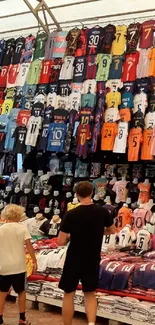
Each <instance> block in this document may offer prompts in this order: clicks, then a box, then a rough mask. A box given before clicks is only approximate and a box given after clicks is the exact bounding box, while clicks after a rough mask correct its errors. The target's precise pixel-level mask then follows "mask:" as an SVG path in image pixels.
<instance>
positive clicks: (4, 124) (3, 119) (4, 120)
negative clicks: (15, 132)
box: [0, 114, 9, 132]
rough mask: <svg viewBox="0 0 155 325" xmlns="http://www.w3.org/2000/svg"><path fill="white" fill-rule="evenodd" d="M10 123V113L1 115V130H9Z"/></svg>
mask: <svg viewBox="0 0 155 325" xmlns="http://www.w3.org/2000/svg"><path fill="white" fill-rule="evenodd" d="M8 123H9V117H8V114H2V115H0V131H1V132H2V131H3V132H7V125H8Z"/></svg>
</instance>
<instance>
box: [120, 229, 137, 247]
mask: <svg viewBox="0 0 155 325" xmlns="http://www.w3.org/2000/svg"><path fill="white" fill-rule="evenodd" d="M134 240H136V236H135V233H134V231H133V230H131V229H130V228H129V227H128V226H126V227H124V228H123V229H122V230H121V231H120V233H119V246H120V247H127V246H131V245H132V242H133V241H134Z"/></svg>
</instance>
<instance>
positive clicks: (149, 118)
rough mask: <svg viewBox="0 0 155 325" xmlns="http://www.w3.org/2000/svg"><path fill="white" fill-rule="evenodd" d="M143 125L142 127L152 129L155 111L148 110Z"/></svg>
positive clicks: (154, 121)
mask: <svg viewBox="0 0 155 325" xmlns="http://www.w3.org/2000/svg"><path fill="white" fill-rule="evenodd" d="M144 122H145V126H144V129H145V130H147V129H153V126H154V124H155V112H149V113H147V114H146V115H145V120H144Z"/></svg>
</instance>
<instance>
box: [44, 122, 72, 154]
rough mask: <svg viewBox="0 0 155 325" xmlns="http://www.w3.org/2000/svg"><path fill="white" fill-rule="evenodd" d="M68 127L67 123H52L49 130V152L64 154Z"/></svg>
mask: <svg viewBox="0 0 155 325" xmlns="http://www.w3.org/2000/svg"><path fill="white" fill-rule="evenodd" d="M66 129H67V126H66V124H65V123H51V124H50V126H49V129H48V143H47V150H48V151H53V152H63V149H64V140H65V136H66Z"/></svg>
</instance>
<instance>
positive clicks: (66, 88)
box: [59, 80, 71, 97]
mask: <svg viewBox="0 0 155 325" xmlns="http://www.w3.org/2000/svg"><path fill="white" fill-rule="evenodd" d="M70 94H71V82H70V81H66V80H62V81H60V82H59V95H60V96H63V97H65V96H69V95H70Z"/></svg>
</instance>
